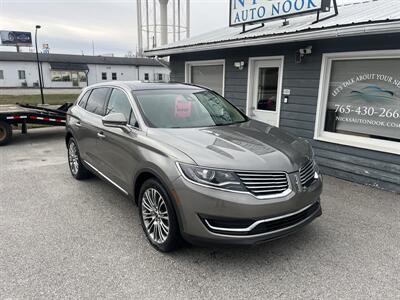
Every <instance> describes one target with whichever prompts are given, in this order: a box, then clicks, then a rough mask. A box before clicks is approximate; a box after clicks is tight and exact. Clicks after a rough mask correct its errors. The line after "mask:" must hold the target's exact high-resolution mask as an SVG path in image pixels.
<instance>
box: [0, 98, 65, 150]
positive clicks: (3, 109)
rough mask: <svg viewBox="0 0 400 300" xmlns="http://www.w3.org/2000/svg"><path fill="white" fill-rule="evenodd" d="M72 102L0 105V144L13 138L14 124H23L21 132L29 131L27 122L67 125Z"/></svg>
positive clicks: (2, 144)
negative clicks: (53, 105)
mask: <svg viewBox="0 0 400 300" xmlns="http://www.w3.org/2000/svg"><path fill="white" fill-rule="evenodd" d="M71 105H72V104H71V103H65V104H63V105H61V106H59V107H56V108H54V107H52V108H50V107H44V106H33V105H28V104H6V105H0V146H4V145H6V144H8V143H10V142H11V140H12V126H13V125H14V126H16V125H21V132H22V133H23V134H25V133H27V131H28V127H27V124H41V125H49V126H65V120H66V116H67V111H68V108H69V107H70V106H71Z"/></svg>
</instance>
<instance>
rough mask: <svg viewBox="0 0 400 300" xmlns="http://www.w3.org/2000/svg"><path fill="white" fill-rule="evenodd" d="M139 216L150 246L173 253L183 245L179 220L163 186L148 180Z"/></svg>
mask: <svg viewBox="0 0 400 300" xmlns="http://www.w3.org/2000/svg"><path fill="white" fill-rule="evenodd" d="M138 204H139V214H140V220H141V223H142V227H143V231H144V232H145V234H146V237H147V239H148V240H149V242H150V244H151V245H152V246H153V247H154V248H155V249H157V250H158V251H161V252H171V251H174V250H176V249H178V248H179V247H180V246H181V245H182V239H181V236H180V232H179V225H178V220H177V217H176V213H175V210H174V207H173V205H172V201H171V199H170V197H169V196H168V193H167V191H166V189H165V188H164V187H163V185H162V184H161V183H160V182H159V181H157V180H155V179H148V180H146V181H145V182H144V183H143V185H142V187H141V189H140V193H139V201H138Z"/></svg>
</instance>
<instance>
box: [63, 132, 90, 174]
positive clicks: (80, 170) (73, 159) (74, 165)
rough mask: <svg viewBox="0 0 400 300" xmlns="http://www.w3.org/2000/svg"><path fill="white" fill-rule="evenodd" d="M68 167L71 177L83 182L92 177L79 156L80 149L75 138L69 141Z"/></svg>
mask: <svg viewBox="0 0 400 300" xmlns="http://www.w3.org/2000/svg"><path fill="white" fill-rule="evenodd" d="M68 165H69V170H70V171H71V175H72V176H73V177H74V178H75V179H77V180H82V179H86V178H88V177H90V175H91V174H90V172H89V170H88V169H86V167H85V166H84V165H83V163H82V160H81V157H80V155H79V149H78V146H77V144H76V141H75V139H74V138H70V139H69V140H68Z"/></svg>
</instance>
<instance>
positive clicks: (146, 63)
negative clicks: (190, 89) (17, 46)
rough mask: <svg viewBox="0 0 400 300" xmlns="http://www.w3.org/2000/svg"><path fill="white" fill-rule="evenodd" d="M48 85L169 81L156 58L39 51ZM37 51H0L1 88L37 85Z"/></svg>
mask: <svg viewBox="0 0 400 300" xmlns="http://www.w3.org/2000/svg"><path fill="white" fill-rule="evenodd" d="M39 60H40V62H41V68H42V71H43V75H42V77H43V82H44V87H45V88H63V89H64V88H82V87H86V86H87V85H91V84H94V83H98V82H106V81H112V80H144V81H146V80H148V81H168V80H169V73H170V71H169V69H168V67H166V66H165V65H163V64H161V63H160V62H159V61H157V60H155V59H149V58H128V57H103V56H84V55H65V54H40V55H39ZM38 85H39V75H38V69H37V62H36V54H35V53H17V52H0V88H1V87H7V88H31V87H38Z"/></svg>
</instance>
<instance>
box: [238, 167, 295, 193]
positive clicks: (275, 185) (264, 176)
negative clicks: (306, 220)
mask: <svg viewBox="0 0 400 300" xmlns="http://www.w3.org/2000/svg"><path fill="white" fill-rule="evenodd" d="M236 175H237V176H238V177H239V178H240V180H241V181H242V183H243V184H244V185H245V186H246V188H247V189H248V190H249V191H250V192H251V193H252V194H253V195H255V196H257V197H262V196H272V195H276V194H281V193H283V192H285V191H287V190H288V189H289V183H288V178H287V176H286V173H284V172H274V173H263V172H237V173H236Z"/></svg>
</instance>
